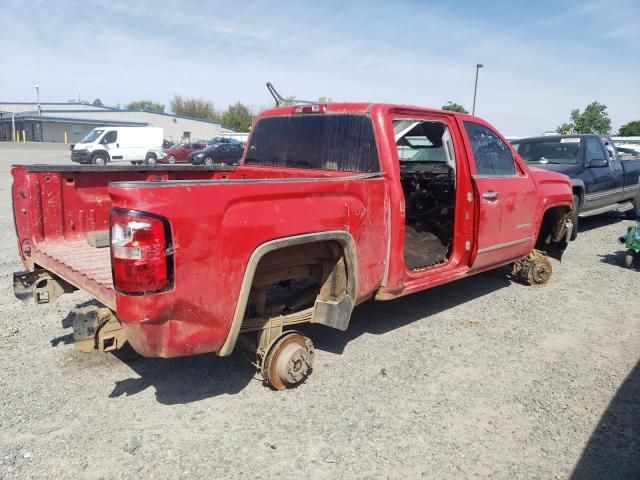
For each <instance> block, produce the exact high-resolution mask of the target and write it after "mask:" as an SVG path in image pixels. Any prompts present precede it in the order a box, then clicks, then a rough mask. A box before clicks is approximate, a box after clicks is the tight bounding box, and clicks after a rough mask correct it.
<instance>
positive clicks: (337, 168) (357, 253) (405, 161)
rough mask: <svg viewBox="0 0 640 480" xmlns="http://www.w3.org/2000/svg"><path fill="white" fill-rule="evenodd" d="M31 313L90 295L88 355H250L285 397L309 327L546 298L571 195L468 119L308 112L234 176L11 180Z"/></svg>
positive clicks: (263, 136) (308, 355)
mask: <svg viewBox="0 0 640 480" xmlns="http://www.w3.org/2000/svg"><path fill="white" fill-rule="evenodd" d="M12 174H13V177H14V183H13V206H14V215H15V224H16V230H17V237H18V247H19V252H20V255H21V256H22V260H23V262H24V264H25V266H26V267H27V270H26V271H24V272H16V273H15V274H14V290H15V293H16V295H17V296H18V297H19V298H27V297H32V296H33V297H34V298H35V299H36V301H38V302H42V303H44V302H48V301H52V300H53V299H55V298H56V297H57V296H58V295H60V294H62V293H64V292H67V291H71V290H74V289H76V288H79V289H83V290H85V291H87V292H89V293H90V294H91V295H93V296H94V297H95V298H96V299H97V300H99V301H100V302H101V303H102V304H103V305H104V308H97V307H86V308H84V309H81V310H80V311H78V312H76V313H77V314H76V320H74V336H75V339H76V341H77V343H76V344H77V345H78V346H79V348H81V349H93V348H98V349H101V350H110V349H115V348H119V347H120V346H122V344H123V343H124V342H125V341H127V342H129V343H130V344H131V345H132V346H133V348H134V349H135V350H136V351H137V352H138V353H140V354H142V355H145V356H159V357H177V356H184V355H194V354H199V353H204V352H217V353H218V354H219V355H223V356H224V355H229V354H230V353H231V352H232V350H233V349H234V348H235V346H236V345H238V346H241V347H243V348H250V349H252V354H254V355H255V356H256V365H257V366H258V368H259V369H260V370H261V372H262V374H263V377H264V378H265V380H266V381H267V382H268V383H269V384H270V385H272V386H273V387H274V388H276V389H284V388H287V387H290V386H292V385H295V384H297V383H299V382H300V381H302V380H303V379H304V378H305V377H306V376H307V375H308V373H309V372H310V370H311V365H312V362H313V344H312V342H311V340H310V339H308V338H307V337H305V336H304V335H303V334H302V333H300V332H299V331H297V330H294V328H295V326H296V325H299V324H304V323H319V324H323V325H326V326H328V327H332V328H335V329H338V330H346V329H347V327H348V326H349V320H350V316H351V312H352V310H353V308H354V307H355V306H356V305H357V304H359V303H361V302H363V301H365V300H367V299H370V298H375V299H376V300H390V299H394V298H397V297H400V296H402V295H407V294H409V293H413V292H418V291H420V290H424V289H427V288H430V287H433V286H436V285H440V284H443V283H447V282H451V281H454V280H457V279H460V278H463V277H466V276H469V275H472V274H475V273H478V272H482V271H484V270H488V269H492V268H496V267H499V266H503V265H506V264H511V263H514V265H515V266H514V275H518V276H520V277H521V278H523V279H525V280H527V281H528V282H530V283H544V282H546V281H547V279H548V278H549V275H550V274H551V264H550V263H549V261H548V260H547V258H546V256H545V255H544V254H543V253H542V252H544V253H546V254H547V255H549V256H553V257H555V258H557V259H560V257H561V255H562V252H563V250H564V249H565V247H566V245H567V239H568V236H569V235H570V233H571V222H570V220H569V214H570V212H571V209H572V201H573V196H572V190H571V183H570V181H569V179H568V178H567V177H565V176H564V175H561V174H557V173H554V172H548V171H543V170H538V169H534V168H530V167H528V166H527V165H526V163H525V162H524V161H522V159H521V158H520V156H519V155H518V154H517V153H516V152H515V151H514V150H513V149H512V148H511V146H510V145H509V143H508V142H507V141H505V139H504V138H503V137H502V136H501V135H500V134H499V133H498V132H496V130H494V129H493V128H492V127H491V126H490V125H489V124H487V123H486V122H484V121H482V120H480V119H479V118H475V117H472V116H469V115H463V114H459V113H454V112H445V111H440V110H431V109H424V108H417V107H409V106H397V105H382V104H362V103H360V104H356V103H336V104H313V105H312V104H308V105H297V106H288V107H282V108H276V109H272V110H268V111H266V112H264V113H262V114H261V115H260V116H259V118H258V119H257V120H256V122H255V124H254V126H253V129H252V134H251V137H250V138H249V140H248V144H247V148H246V152H245V154H244V157H243V159H242V161H241V164H240V165H239V166H237V167H231V166H217V167H176V166H144V167H128V166H127V167H124V166H123V167H110V166H107V168H105V167H100V168H95V167H93V166H45V165H33V166H15V167H14V168H13V170H12Z"/></svg>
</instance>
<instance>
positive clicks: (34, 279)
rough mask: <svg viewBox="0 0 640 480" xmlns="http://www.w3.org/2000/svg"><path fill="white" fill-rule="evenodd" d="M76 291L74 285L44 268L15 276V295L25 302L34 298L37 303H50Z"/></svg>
mask: <svg viewBox="0 0 640 480" xmlns="http://www.w3.org/2000/svg"><path fill="white" fill-rule="evenodd" d="M75 289H76V288H75V287H74V286H73V285H71V284H69V283H67V282H65V281H64V280H62V279H61V278H59V277H56V276H55V275H53V274H51V273H49V272H48V271H47V270H45V269H42V268H40V269H37V270H33V271H26V272H14V274H13V293H14V295H15V296H16V297H17V298H19V299H20V300H23V301H28V300H30V299H31V298H33V299H34V300H35V302H36V303H49V302H53V301H54V300H55V299H56V298H58V297H59V296H60V295H62V294H63V293H70V292H73V291H74V290H75Z"/></svg>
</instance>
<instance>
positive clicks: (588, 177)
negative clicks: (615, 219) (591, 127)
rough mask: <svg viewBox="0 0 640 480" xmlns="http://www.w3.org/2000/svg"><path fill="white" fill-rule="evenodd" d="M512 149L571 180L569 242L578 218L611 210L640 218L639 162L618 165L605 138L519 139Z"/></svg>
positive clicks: (534, 162) (615, 154)
mask: <svg viewBox="0 0 640 480" xmlns="http://www.w3.org/2000/svg"><path fill="white" fill-rule="evenodd" d="M512 145H513V147H514V148H515V149H516V150H517V151H518V153H519V154H520V155H521V156H522V158H523V159H524V160H525V161H526V162H527V163H528V164H529V165H532V166H536V167H539V168H543V169H545V170H550V171H554V172H560V173H564V174H565V175H568V176H569V177H570V178H571V184H572V187H573V196H574V201H573V203H574V210H573V213H572V218H571V221H572V223H573V233H572V235H573V238H575V237H576V235H577V232H578V219H579V218H580V217H588V216H591V215H598V214H600V213H605V212H609V211H612V210H617V211H619V212H626V215H627V217H628V218H631V219H634V218H636V216H638V215H640V183H639V182H640V160H629V161H625V162H621V161H620V160H619V158H618V153H617V152H616V149H615V148H614V147H613V142H612V141H611V139H610V138H609V137H606V136H603V135H554V136H544V137H532V138H521V139H518V140H515V141H513V142H512Z"/></svg>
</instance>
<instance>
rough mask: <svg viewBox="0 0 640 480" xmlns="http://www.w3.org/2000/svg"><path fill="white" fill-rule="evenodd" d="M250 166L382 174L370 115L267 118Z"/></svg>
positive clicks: (254, 141) (256, 134)
mask: <svg viewBox="0 0 640 480" xmlns="http://www.w3.org/2000/svg"><path fill="white" fill-rule="evenodd" d="M246 163H247V164H250V165H268V166H273V167H290V168H313V169H323V170H342V171H351V172H379V171H380V166H379V164H378V151H377V148H376V141H375V137H374V134H373V125H372V124H371V119H370V118H369V117H368V116H366V115H348V114H316V115H294V116H288V117H267V118H263V119H261V120H259V121H258V123H257V124H256V126H255V128H254V131H253V134H252V135H251V140H250V143H249V145H248V148H247V155H246Z"/></svg>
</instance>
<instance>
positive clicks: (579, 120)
mask: <svg viewBox="0 0 640 480" xmlns="http://www.w3.org/2000/svg"><path fill="white" fill-rule="evenodd" d="M556 131H557V132H558V133H600V134H605V135H606V134H608V133H609V132H611V119H610V118H609V114H608V113H607V106H606V105H604V104H602V103H598V102H591V103H590V104H589V105H587V106H586V108H585V109H584V112H580V109H579V108H576V109H575V110H573V111H572V112H571V120H570V121H569V122H568V123H563V124H562V125H560V126H559V127H558V128H557V129H556Z"/></svg>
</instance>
